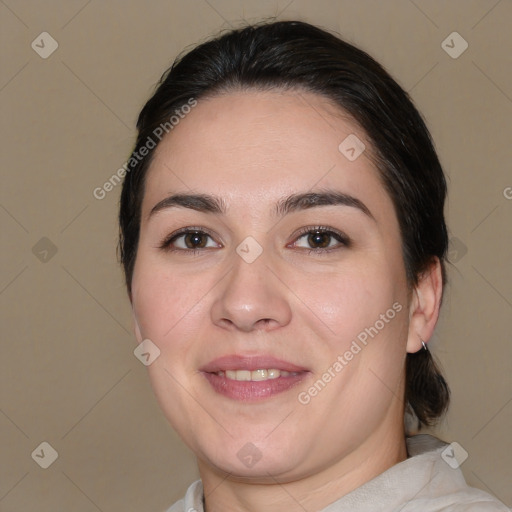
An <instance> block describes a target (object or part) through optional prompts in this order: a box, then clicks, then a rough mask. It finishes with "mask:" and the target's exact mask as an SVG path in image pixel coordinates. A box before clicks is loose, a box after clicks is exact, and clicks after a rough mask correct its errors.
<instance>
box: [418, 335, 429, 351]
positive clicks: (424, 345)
mask: <svg viewBox="0 0 512 512" xmlns="http://www.w3.org/2000/svg"><path fill="white" fill-rule="evenodd" d="M420 341H421V344H422V345H423V350H426V351H427V352H428V348H427V345H426V343H425V342H424V341H423V340H422V339H421V338H420Z"/></svg>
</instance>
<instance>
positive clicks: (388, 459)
mask: <svg viewBox="0 0 512 512" xmlns="http://www.w3.org/2000/svg"><path fill="white" fill-rule="evenodd" d="M406 458H407V450H406V444H405V435H404V430H403V426H402V425H400V428H395V429H394V430H392V431H391V432H390V431H389V429H388V430H387V431H384V432H382V431H381V432H374V435H373V436H371V437H370V438H368V439H367V440H366V441H365V442H364V443H363V444H362V445H360V446H358V447H357V449H355V450H353V451H352V452H350V453H349V454H348V455H346V456H344V457H343V458H341V459H340V460H338V461H337V462H336V463H335V464H333V465H331V466H329V467H327V468H324V469H322V470H321V471H318V472H315V473H314V474H311V475H308V476H305V477H303V478H300V479H295V480H292V481H288V480H286V481H285V480H284V479H283V481H281V480H280V478H279V476H275V477H274V476H272V477H271V478H270V480H269V481H268V483H251V482H250V481H249V480H247V479H244V480H241V479H236V478H234V477H233V476H231V475H227V474H226V473H222V472H221V471H219V470H217V469H215V468H213V467H212V466H211V465H209V464H206V463H204V462H201V461H200V462H199V473H200V476H201V480H202V482H203V487H204V495H205V502H206V509H205V511H206V512H235V511H236V512H242V511H243V512H262V511H265V512H278V511H279V512H281V511H282V510H287V511H290V512H295V511H296V512H304V510H321V509H323V508H325V507H326V506H327V505H329V504H331V503H333V502H335V501H336V500H338V499H340V498H341V497H343V496H345V495H346V494H348V493H350V492H351V491H353V490H355V489H357V488H358V487H360V486H361V485H363V484H364V483H366V482H368V481H370V480H372V479H373V478H375V477H376V476H378V475H379V474H381V473H383V472H384V471H386V470H387V469H389V468H390V467H392V466H394V465H395V464H398V463H399V462H402V461H403V460H405V459H406Z"/></svg>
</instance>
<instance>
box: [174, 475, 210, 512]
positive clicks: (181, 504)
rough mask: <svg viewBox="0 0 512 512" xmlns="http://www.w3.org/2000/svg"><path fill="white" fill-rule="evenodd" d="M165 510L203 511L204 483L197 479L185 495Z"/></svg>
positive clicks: (179, 511)
mask: <svg viewBox="0 0 512 512" xmlns="http://www.w3.org/2000/svg"><path fill="white" fill-rule="evenodd" d="M165 512H203V484H202V482H201V480H196V481H195V482H194V483H193V484H191V485H190V487H189V488H188V489H187V493H186V494H185V497H184V498H183V499H181V500H179V501H177V502H176V503H175V504H174V505H172V507H171V508H168V509H167V510H166V511H165Z"/></svg>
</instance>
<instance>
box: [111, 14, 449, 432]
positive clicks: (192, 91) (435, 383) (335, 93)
mask: <svg viewBox="0 0 512 512" xmlns="http://www.w3.org/2000/svg"><path fill="white" fill-rule="evenodd" d="M251 88H252V89H258V90H262V89H263V90H265V89H280V90H283V89H285V90H286V89H292V90H299V91H300V90H306V91H309V92H313V93H317V94H319V95H322V96H323V97H325V98H327V99H329V100H331V102H332V103H333V104H335V105H337V106H338V107H339V108H340V110H341V111H342V112H344V113H348V114H349V115H350V116H351V117H352V118H353V120H354V121H355V122H357V123H358V124H359V125H360V126H361V127H362V129H363V130H364V131H365V132H366V135H367V136H368V138H369V140H370V141H371V145H372V154H373V156H374V162H375V165H376V167H377V170H378V171H379V174H380V177H381V180H382V182H383V185H384V186H385V188H386V190H387V192H388V194H389V195H390V197H391V199H392V201H393V204H394V207H395V211H396V215H397V218H398V222H399V225H400V231H401V237H402V253H403V258H404V263H405V268H406V274H407V280H408V283H409V286H410V287H411V288H412V287H414V285H415V284H417V283H418V279H419V277H420V276H421V275H422V273H424V272H425V271H428V269H429V267H430V265H431V264H432V262H433V261H434V260H435V259H436V258H438V259H439V261H440V263H441V269H442V276H443V282H445V281H446V271H445V259H446V252H447V247H448V235H447V229H446V224H445V219H444V202H445V197H446V181H445V177H444V173H443V170H442V168H441V165H440V163H439V159H438V157H437V154H436V151H435V149H434V146H433V143H432V140H431V137H430V133H429V131H428V129H427V127H426V126H425V123H424V122H423V119H422V117H421V115H420V114H419V112H418V111H417V109H416V108H415V107H414V105H413V103H412V101H411V100H410V98H409V96H408V94H407V93H406V92H405V91H404V90H403V89H402V88H401V87H400V86H399V85H398V84H397V82H396V81H395V80H393V78H392V77H391V76H390V75H389V74H388V73H387V72H386V71H385V70H384V69H383V68H382V66H381V65H380V64H378V63H377V62H376V61H375V60H374V59H372V58H371V57H370V56H369V55H368V54H366V53H365V52H363V51H362V50H359V49H358V48H356V47H354V46H352V45H351V44H349V43H347V42H345V41H343V40H342V39H340V38H338V37H337V36H335V35H332V34H330V33H328V32H326V31H324V30H322V29H320V28H318V27H315V26H313V25H310V24H307V23H303V22H298V21H282V22H272V23H263V24H258V25H250V26H247V27H244V28H240V29H237V30H232V31H230V32H228V33H226V34H223V35H221V36H219V37H217V38H215V39H212V40H210V41H207V42H205V43H203V44H201V45H199V46H197V47H196V48H194V49H193V50H191V51H190V52H188V53H186V54H185V55H184V56H182V57H181V58H179V59H177V60H176V61H175V62H174V64H173V65H172V66H171V68H170V69H169V70H168V71H166V72H165V73H164V75H163V76H162V79H161V80H160V82H159V85H158V88H157V90H156V92H155V93H154V95H153V96H152V97H151V98H150V99H149V101H148V102H147V103H146V105H145V106H144V108H143V109H142V111H141V112H140V115H139V118H138V121H137V129H138V137H137V141H136V144H135V148H134V150H133V153H132V158H130V160H129V165H128V170H127V174H126V178H125V180H124V183H123V190H122V194H121V201H120V212H119V224H120V241H119V253H120V258H121V262H122V264H123V267H124V271H125V277H126V285H127V288H128V293H129V294H130V297H131V280H132V275H133V269H134V265H135V260H136V256H137V245H138V240H139V231H140V216H141V205H142V199H143V197H144V182H145V176H146V172H147V170H148V168H149V165H150V163H151V159H152V156H153V154H154V151H155V147H156V146H157V145H158V142H159V141H157V144H155V147H153V148H152V149H150V150H149V151H148V153H147V155H146V156H145V157H144V158H142V159H140V158H138V159H137V158H133V156H134V155H139V150H140V148H141V147H143V146H144V145H145V144H146V142H147V140H148V138H150V137H151V138H153V139H154V131H155V130H156V129H157V128H158V127H159V126H160V125H161V124H162V123H165V122H166V121H168V119H169V118H170V116H172V115H173V114H174V113H175V112H176V111H177V110H179V109H180V108H181V107H182V106H183V105H185V104H186V103H187V102H189V101H190V100H191V99H194V100H195V101H200V100H201V98H205V97H212V96H215V95H218V94H225V93H229V92H230V91H234V90H240V89H251ZM152 135H153V137H152ZM448 403H449V389H448V386H447V384H446V381H445V379H444V378H443V376H442V374H441V372H440V370H439V369H438V367H437V365H436V363H435V362H434V360H433V358H432V355H431V353H430V351H427V350H420V351H419V352H417V353H415V354H408V355H407V360H406V391H405V406H406V411H408V412H409V413H413V415H414V416H415V417H416V419H417V421H418V426H421V425H431V424H433V423H435V421H436V420H437V419H438V418H440V417H441V415H442V414H443V413H444V412H445V410H446V409H447V407H448Z"/></svg>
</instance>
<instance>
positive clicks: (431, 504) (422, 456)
mask: <svg viewBox="0 0 512 512" xmlns="http://www.w3.org/2000/svg"><path fill="white" fill-rule="evenodd" d="M406 443H407V452H408V455H409V458H408V459H406V460H404V461H402V462H400V463H398V464H395V465H394V466H392V467H391V468H389V469H388V470H386V471H384V473H381V474H380V475H378V476H377V477H375V478H374V479H372V480H370V481H369V482H366V483H365V484H363V485H362V486H361V487H358V488H357V489H355V490H353V491H352V492H350V493H348V494H346V495H345V496H343V497H342V498H340V499H338V500H337V501H335V502H334V503H331V504H330V505H328V506H327V507H326V508H324V509H323V510H322V511H321V512H413V511H415V512H510V510H511V509H509V508H508V507H506V506H505V505H504V504H503V503H501V502H500V501H498V500H497V499H496V498H495V497H493V496H491V495H490V494H488V493H486V492H484V491H481V490H479V489H476V488H474V487H469V486H468V485H467V483H466V481H465V480H464V476H463V474H462V471H461V470H460V468H458V467H457V468H455V469H454V468H452V467H451V466H450V465H449V464H448V462H446V461H445V459H446V460H450V459H449V458H447V454H448V455H450V454H452V455H453V452H451V451H450V449H448V451H447V452H445V459H443V457H442V456H441V453H442V452H443V451H445V449H446V448H447V446H448V445H447V443H444V442H442V441H440V440H439V439H437V438H435V437H433V436H430V435H427V434H420V435H416V436H412V437H408V438H406ZM452 466H456V464H452ZM167 512H204V509H203V486H202V483H201V480H197V481H196V482H194V483H193V484H192V485H191V486H190V487H189V488H188V490H187V493H186V495H185V498H184V499H182V500H179V501H178V502H176V503H175V504H174V505H173V506H172V507H171V508H170V509H168V510H167Z"/></svg>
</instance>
